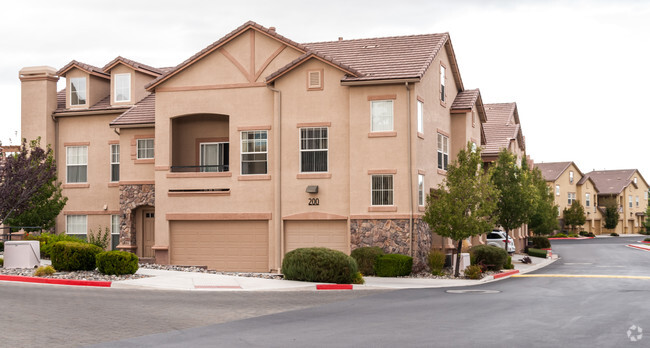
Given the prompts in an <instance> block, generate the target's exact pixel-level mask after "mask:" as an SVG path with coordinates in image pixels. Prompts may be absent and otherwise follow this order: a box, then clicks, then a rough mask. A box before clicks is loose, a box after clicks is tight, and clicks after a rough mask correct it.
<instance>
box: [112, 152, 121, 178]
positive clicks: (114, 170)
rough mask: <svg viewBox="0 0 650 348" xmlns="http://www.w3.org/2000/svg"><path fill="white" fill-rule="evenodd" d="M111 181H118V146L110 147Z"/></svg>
mask: <svg viewBox="0 0 650 348" xmlns="http://www.w3.org/2000/svg"><path fill="white" fill-rule="evenodd" d="M111 181H112V182H115V181H120V144H112V145H111Z"/></svg>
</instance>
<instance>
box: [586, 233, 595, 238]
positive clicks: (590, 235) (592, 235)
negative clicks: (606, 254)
mask: <svg viewBox="0 0 650 348" xmlns="http://www.w3.org/2000/svg"><path fill="white" fill-rule="evenodd" d="M587 237H596V235H595V234H594V233H593V232H589V233H587Z"/></svg>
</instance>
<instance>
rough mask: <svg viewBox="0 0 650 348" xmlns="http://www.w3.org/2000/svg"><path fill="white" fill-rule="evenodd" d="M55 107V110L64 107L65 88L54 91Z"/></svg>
mask: <svg viewBox="0 0 650 348" xmlns="http://www.w3.org/2000/svg"><path fill="white" fill-rule="evenodd" d="M56 109H57V110H64V109H65V88H64V89H62V90H60V91H58V92H56Z"/></svg>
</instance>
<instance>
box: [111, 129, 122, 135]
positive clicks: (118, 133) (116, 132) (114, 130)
mask: <svg viewBox="0 0 650 348" xmlns="http://www.w3.org/2000/svg"><path fill="white" fill-rule="evenodd" d="M113 132H115V134H117V135H122V134H120V132H118V131H117V128H113Z"/></svg>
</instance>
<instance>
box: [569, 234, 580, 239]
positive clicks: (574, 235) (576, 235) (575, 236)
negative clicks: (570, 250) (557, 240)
mask: <svg viewBox="0 0 650 348" xmlns="http://www.w3.org/2000/svg"><path fill="white" fill-rule="evenodd" d="M568 237H570V238H578V237H580V235H578V234H575V233H571V234H570V235H568Z"/></svg>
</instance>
